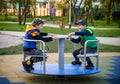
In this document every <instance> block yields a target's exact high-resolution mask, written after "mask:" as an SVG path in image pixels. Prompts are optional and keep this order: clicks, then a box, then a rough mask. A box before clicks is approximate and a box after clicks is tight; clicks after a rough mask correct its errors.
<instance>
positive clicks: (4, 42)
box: [0, 31, 120, 48]
mask: <svg viewBox="0 0 120 84" xmlns="http://www.w3.org/2000/svg"><path fill="white" fill-rule="evenodd" d="M24 34H25V32H15V31H0V48H5V47H9V46H14V45H18V44H21V43H22V38H23V36H24ZM97 38H98V39H99V40H100V43H101V44H108V45H115V46H120V38H117V37H97Z"/></svg>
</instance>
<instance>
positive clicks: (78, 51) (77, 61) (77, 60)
mask: <svg viewBox="0 0 120 84" xmlns="http://www.w3.org/2000/svg"><path fill="white" fill-rule="evenodd" d="M80 50H81V48H80V49H77V50H75V51H73V56H74V59H75V61H72V64H73V65H76V64H79V65H81V64H82V63H81V62H80V60H79V58H78V57H77V55H78V54H80Z"/></svg>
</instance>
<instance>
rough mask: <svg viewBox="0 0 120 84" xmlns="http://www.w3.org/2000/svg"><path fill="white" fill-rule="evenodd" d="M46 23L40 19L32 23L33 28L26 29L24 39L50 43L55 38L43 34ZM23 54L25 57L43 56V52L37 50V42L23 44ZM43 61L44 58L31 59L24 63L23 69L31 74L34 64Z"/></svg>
mask: <svg viewBox="0 0 120 84" xmlns="http://www.w3.org/2000/svg"><path fill="white" fill-rule="evenodd" d="M43 24H44V21H43V20H41V19H40V18H35V19H34V20H33V21H32V25H31V26H27V27H26V30H25V32H26V34H25V36H24V39H31V40H42V41H44V42H49V41H52V40H53V39H54V37H43V36H48V33H42V32H41V31H40V30H41V29H42V27H43ZM23 52H24V54H25V55H42V54H43V52H42V50H40V49H37V47H36V42H30V41H24V42H23ZM40 61H43V57H31V58H30V59H27V60H26V61H23V62H22V64H23V67H24V69H25V70H26V71H28V72H30V70H34V68H33V63H35V62H40Z"/></svg>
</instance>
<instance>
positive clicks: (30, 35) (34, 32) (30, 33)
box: [23, 26, 52, 50]
mask: <svg viewBox="0 0 120 84" xmlns="http://www.w3.org/2000/svg"><path fill="white" fill-rule="evenodd" d="M25 32H26V34H25V36H24V38H25V39H32V40H43V41H44V42H48V41H52V38H51V37H45V38H44V37H43V36H47V35H48V33H41V32H40V30H38V29H36V28H35V27H34V26H27V27H26V31H25ZM23 48H24V50H29V49H35V48H36V42H29V41H24V42H23Z"/></svg>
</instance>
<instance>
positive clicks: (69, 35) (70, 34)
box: [67, 32, 75, 38]
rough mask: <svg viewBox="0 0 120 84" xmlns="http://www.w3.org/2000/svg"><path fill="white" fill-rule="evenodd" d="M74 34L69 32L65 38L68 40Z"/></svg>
mask: <svg viewBox="0 0 120 84" xmlns="http://www.w3.org/2000/svg"><path fill="white" fill-rule="evenodd" d="M74 34H75V33H74V32H71V33H69V34H68V35H67V36H68V38H70V37H71V36H72V35H74Z"/></svg>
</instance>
